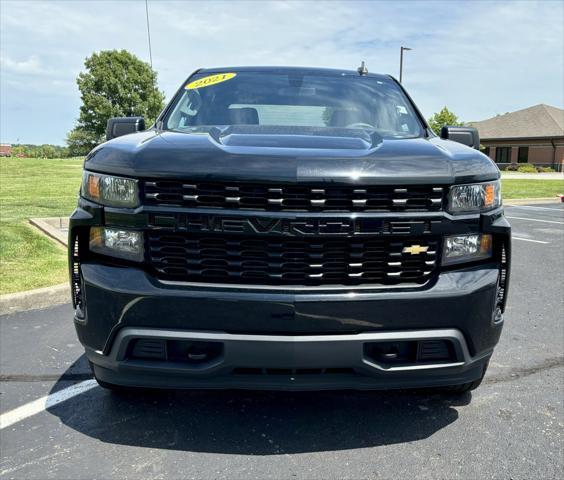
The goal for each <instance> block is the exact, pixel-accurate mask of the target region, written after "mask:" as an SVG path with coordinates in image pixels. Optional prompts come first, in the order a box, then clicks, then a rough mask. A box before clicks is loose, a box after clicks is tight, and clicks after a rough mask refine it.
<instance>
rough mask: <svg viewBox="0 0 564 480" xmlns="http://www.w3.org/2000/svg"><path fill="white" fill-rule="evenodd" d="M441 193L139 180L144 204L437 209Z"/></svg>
mask: <svg viewBox="0 0 564 480" xmlns="http://www.w3.org/2000/svg"><path fill="white" fill-rule="evenodd" d="M443 195H444V189H443V188H442V187H431V186H418V185H417V186H406V187H402V188H398V187H392V186H386V185H375V186H362V187H358V186H326V187H323V188H321V187H316V186H301V185H280V186H270V185H260V184H258V185H255V184H231V183H226V184H222V183H204V182H202V183H197V182H188V181H180V180H151V181H145V182H144V197H145V200H144V203H145V204H146V205H171V206H172V205H174V206H183V207H189V208H231V209H254V210H266V211H353V212H354V211H388V212H401V211H417V212H427V211H440V210H442V204H443Z"/></svg>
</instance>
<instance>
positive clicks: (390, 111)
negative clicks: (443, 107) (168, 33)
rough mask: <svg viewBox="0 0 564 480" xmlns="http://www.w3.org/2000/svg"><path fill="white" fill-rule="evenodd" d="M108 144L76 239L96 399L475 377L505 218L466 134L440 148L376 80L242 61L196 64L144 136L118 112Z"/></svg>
mask: <svg viewBox="0 0 564 480" xmlns="http://www.w3.org/2000/svg"><path fill="white" fill-rule="evenodd" d="M107 138H108V140H109V141H108V142H106V143H104V144H102V145H100V146H98V147H96V148H95V149H94V150H93V151H92V152H90V153H89V154H88V156H87V157H86V160H85V163H84V177H83V182H82V186H81V193H80V198H79V201H78V208H77V209H76V210H75V211H74V213H73V214H72V216H71V219H70V228H69V261H70V276H71V285H72V291H73V302H74V307H75V317H74V322H75V325H76V330H77V332H78V337H79V339H80V341H81V343H82V344H83V345H84V347H85V349H86V355H87V357H88V360H89V361H90V363H91V366H92V369H93V372H94V375H95V377H96V379H97V380H98V382H99V383H100V384H101V385H102V386H104V387H106V388H109V389H120V388H121V389H122V388H131V387H153V388H198V389H207V388H252V389H284V390H286V389H287V390H290V389H292V390H293V389H296V390H300V389H301V390H319V389H380V388H404V387H441V388H444V389H447V390H451V391H455V392H463V391H467V390H470V389H473V388H476V387H477V386H478V385H479V383H480V381H481V379H482V378H483V376H484V373H485V371H486V368H487V365H488V361H489V359H490V356H491V355H492V352H493V349H494V346H495V345H496V343H497V341H498V339H499V336H500V333H501V329H502V325H503V311H504V308H505V303H506V298H507V289H508V282H509V264H510V226H509V224H508V222H507V220H506V219H505V217H504V214H503V209H502V206H501V195H500V184H499V177H500V174H499V170H498V169H497V167H496V166H495V164H494V163H493V162H492V161H491V160H490V159H489V158H488V157H486V156H485V155H483V154H482V153H480V152H479V138H478V134H477V132H476V131H475V130H474V129H471V128H465V127H445V128H443V131H442V133H441V135H440V138H439V137H438V136H436V135H435V134H434V133H433V132H432V131H431V129H430V128H429V126H428V125H427V123H426V121H425V119H424V118H423V116H422V115H421V113H420V112H419V111H418V109H417V107H416V106H415V105H414V103H413V101H412V100H411V99H410V97H409V96H408V94H407V93H406V92H405V91H404V89H403V88H402V86H401V85H400V84H399V83H398V82H397V81H396V80H395V79H393V78H392V77H390V76H386V75H376V74H369V73H367V72H366V71H363V70H360V69H359V71H355V70H352V71H347V70H332V69H314V68H286V67H244V68H241V67H239V68H217V69H216V68H214V69H201V70H198V71H196V72H195V73H194V74H192V75H191V76H190V77H189V78H188V79H187V80H186V81H185V82H184V83H183V84H182V86H181V87H180V89H179V90H178V92H177V93H176V95H175V96H174V98H173V99H172V101H171V102H170V104H169V105H168V106H167V107H166V108H165V109H164V111H163V112H162V113H161V115H160V116H159V117H158V119H157V120H156V122H155V124H154V126H153V127H151V128H149V129H148V130H145V125H144V120H143V118H141V117H131V118H114V119H110V120H109V121H108V130H107ZM453 140H454V141H453ZM472 147H474V148H472Z"/></svg>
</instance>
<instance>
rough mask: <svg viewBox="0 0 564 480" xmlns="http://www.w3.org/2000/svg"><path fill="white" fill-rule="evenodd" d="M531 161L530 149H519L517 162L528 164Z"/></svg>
mask: <svg viewBox="0 0 564 480" xmlns="http://www.w3.org/2000/svg"><path fill="white" fill-rule="evenodd" d="M528 161H529V147H519V153H518V154H517V162H519V163H527V162H528Z"/></svg>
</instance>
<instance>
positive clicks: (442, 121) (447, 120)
mask: <svg viewBox="0 0 564 480" xmlns="http://www.w3.org/2000/svg"><path fill="white" fill-rule="evenodd" d="M445 125H452V126H455V127H461V126H463V125H464V123H463V122H460V121H459V120H458V117H457V116H456V115H455V114H454V113H452V112H451V111H450V110H449V109H448V108H447V107H444V108H443V109H442V110H441V111H440V112H438V113H435V114H434V115H433V116H432V117H431V118H430V119H429V126H430V127H431V128H432V129H433V131H434V132H435V133H436V134H437V135H440V134H441V128H442V127H444V126H445Z"/></svg>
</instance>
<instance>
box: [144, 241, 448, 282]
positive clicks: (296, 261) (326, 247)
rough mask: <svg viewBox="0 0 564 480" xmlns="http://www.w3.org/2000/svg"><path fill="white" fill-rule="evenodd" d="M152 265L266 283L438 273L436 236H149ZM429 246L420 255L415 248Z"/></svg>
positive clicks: (176, 276) (201, 278) (163, 270)
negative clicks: (413, 251) (406, 250)
mask: <svg viewBox="0 0 564 480" xmlns="http://www.w3.org/2000/svg"><path fill="white" fill-rule="evenodd" d="M147 235H148V247H149V248H148V255H149V260H150V264H151V265H152V267H153V268H154V269H155V270H156V273H157V275H158V276H159V277H161V278H165V279H173V280H181V281H194V282H218V283H249V282H252V281H255V280H256V281H259V282H260V283H261V284H265V285H295V284H299V285H328V284H344V285H360V284H366V283H378V284H385V285H393V284H398V283H405V282H409V283H424V282H426V281H427V280H429V279H430V278H431V277H432V276H433V275H434V274H435V273H436V267H437V265H436V261H435V260H436V251H437V249H438V241H437V239H436V238H426V239H421V238H418V239H413V240H412V239H409V238H406V239H403V240H402V241H397V240H391V239H386V238H377V239H374V238H366V239H358V238H327V239H320V238H308V239H293V238H280V237H268V238H262V239H257V238H254V237H237V238H235V237H230V236H228V235H225V234H217V235H215V236H209V235H207V236H206V235H202V234H185V233H162V232H148V234H147ZM414 244H417V245H421V246H427V247H429V248H428V251H427V252H423V253H420V254H418V255H412V254H410V253H403V249H404V248H405V247H409V246H411V245H414Z"/></svg>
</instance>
